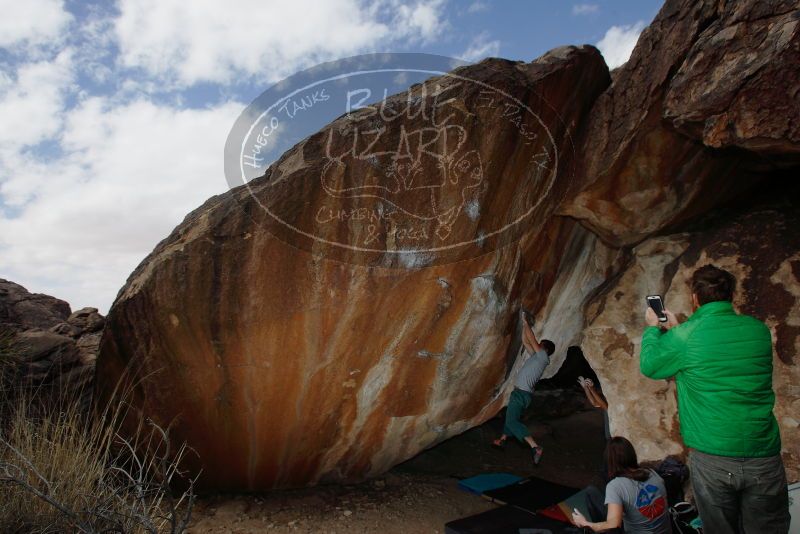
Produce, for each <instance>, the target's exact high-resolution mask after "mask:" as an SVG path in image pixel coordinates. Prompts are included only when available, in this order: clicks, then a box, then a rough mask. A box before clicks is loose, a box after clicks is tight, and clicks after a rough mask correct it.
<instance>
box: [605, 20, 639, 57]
mask: <svg viewBox="0 0 800 534" xmlns="http://www.w3.org/2000/svg"><path fill="white" fill-rule="evenodd" d="M645 26H646V24H645V22H644V21H642V20H640V21H638V22H637V23H636V24H630V25H625V26H611V27H610V28H609V29H608V31H607V32H606V34H605V36H604V37H603V38H602V39H600V41H599V42H598V43H597V48H598V49H599V50H600V53H602V54H603V58H605V60H606V64H607V65H608V68H609V69H615V68H617V67H619V66H620V65H622V64H623V63H625V62H626V61H628V58H629V57H631V52H633V48H634V47H635V46H636V41H638V40H639V35H640V34H641V33H642V30H644V28H645Z"/></svg>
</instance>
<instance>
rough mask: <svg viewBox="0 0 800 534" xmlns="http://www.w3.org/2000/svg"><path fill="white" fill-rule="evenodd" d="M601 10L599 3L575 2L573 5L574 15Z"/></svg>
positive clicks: (588, 13)
mask: <svg viewBox="0 0 800 534" xmlns="http://www.w3.org/2000/svg"><path fill="white" fill-rule="evenodd" d="M598 11H600V6H598V5H597V4H575V5H574V6H572V14H573V15H590V14H592V13H597V12H598Z"/></svg>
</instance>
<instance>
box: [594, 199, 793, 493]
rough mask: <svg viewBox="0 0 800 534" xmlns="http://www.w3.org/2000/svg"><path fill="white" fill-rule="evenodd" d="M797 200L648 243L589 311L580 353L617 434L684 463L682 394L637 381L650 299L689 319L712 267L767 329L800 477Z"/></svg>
mask: <svg viewBox="0 0 800 534" xmlns="http://www.w3.org/2000/svg"><path fill="white" fill-rule="evenodd" d="M798 201H800V195H798V193H797V190H796V189H795V191H794V193H793V194H792V195H790V196H788V198H787V200H785V201H783V202H780V203H776V204H770V205H766V206H762V207H759V208H755V209H751V210H748V211H745V212H744V213H738V214H735V215H734V214H731V215H729V218H725V219H723V220H709V221H706V222H705V224H703V225H702V227H701V228H695V229H693V230H691V231H687V232H684V233H679V234H673V235H667V236H659V237H653V238H650V239H648V240H646V241H644V242H643V243H641V244H640V245H638V246H637V247H636V248H635V249H634V250H633V253H632V255H631V258H630V261H629V262H628V265H627V266H626V268H625V269H624V270H623V272H622V274H621V275H620V276H619V277H618V278H616V279H615V280H614V281H613V282H612V283H610V284H607V285H606V286H605V287H604V289H603V291H602V293H601V294H600V295H598V296H597V297H596V298H595V299H594V300H593V301H592V302H591V304H590V305H589V308H588V310H587V315H588V316H589V324H588V325H587V328H586V330H585V335H584V339H583V349H584V351H585V353H586V357H587V359H588V360H589V362H590V363H591V364H592V366H593V368H594V369H595V371H596V372H597V374H598V376H599V378H600V380H601V382H602V384H603V390H604V392H605V393H606V395H607V397H608V399H609V416H610V419H611V429H612V432H613V433H616V434H624V435H626V436H628V437H629V438H630V439H631V440H632V441H633V442H634V443H636V444H637V449H638V452H639V454H640V455H641V456H642V457H643V458H646V459H657V458H660V457H663V456H664V454H665V453H669V454H682V453H683V452H684V450H683V443H682V441H681V438H680V434H679V427H678V419H677V404H676V400H675V385H674V383H673V382H672V381H664V380H649V379H647V378H645V377H643V376H642V375H641V374H640V373H639V357H638V356H639V350H640V346H641V336H642V331H643V328H644V327H643V308H644V306H643V302H644V300H643V295H646V294H653V293H656V294H661V295H664V300H665V303H666V305H667V307H668V308H670V309H671V310H672V311H674V312H675V313H676V314H678V315H679V318H685V317H686V315H687V314H689V313H691V310H692V306H691V292H690V289H689V280H690V278H691V274H692V272H694V270H695V269H696V268H698V267H701V266H703V265H706V264H709V263H713V264H714V265H717V266H719V267H721V268H724V269H726V270H728V271H730V272H731V273H733V274H734V275H735V276H736V278H737V280H738V289H737V292H736V295H735V300H734V305H735V306H736V308H737V309H738V310H739V311H740V312H741V313H746V314H749V315H752V316H754V317H757V318H758V319H761V320H763V321H765V322H766V323H767V325H768V326H769V327H770V330H772V333H773V339H774V340H775V358H774V363H773V365H774V371H773V387H774V389H775V393H776V396H777V402H776V407H775V415H776V417H777V419H778V423H779V425H780V428H781V436H782V439H783V456H784V461H785V463H786V465H787V471H788V475H789V479H790V480H798V479H799V478H800V432H798V431H799V430H800V418H798V415H797V414H798V413H800V388H799V387H798V384H800V366H798V364H797V363H798V361H797V358H798V357H797V353H798V348H800V321H798V319H797V318H798V311H800V232H798V231H797V228H798V224H800V213H798V211H797V203H798Z"/></svg>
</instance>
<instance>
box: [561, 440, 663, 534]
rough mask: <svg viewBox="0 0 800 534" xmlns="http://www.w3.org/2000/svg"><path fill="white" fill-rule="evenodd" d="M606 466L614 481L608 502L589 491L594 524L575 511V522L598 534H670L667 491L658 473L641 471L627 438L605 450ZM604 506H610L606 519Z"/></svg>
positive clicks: (611, 444)
mask: <svg viewBox="0 0 800 534" xmlns="http://www.w3.org/2000/svg"><path fill="white" fill-rule="evenodd" d="M605 457H606V458H605V459H606V465H608V476H609V478H610V479H611V481H610V482H609V483H608V485H607V486H606V495H605V500H603V498H602V495H601V494H600V491H599V490H597V488H594V487H592V488H591V489H593V490H594V492H592V491H589V492H588V496H589V500H590V501H591V502H589V503H588V504H589V510H590V513H589V515H591V516H592V517H591V519H592V521H589V520H587V519H586V518H585V517H584V516H583V514H581V513H580V512H578V510H575V511H574V512H573V514H572V522H573V523H575V525H576V526H579V527H589V528H590V529H592V530H593V531H595V532H601V531H605V530H609V529H614V528H619V527H620V526H623V527H624V530H625V532H649V533H656V534H670V533H671V532H672V526H671V523H670V518H669V512H668V510H667V490H666V489H665V488H664V481H663V480H662V479H661V477H660V476H658V475H657V474H656V472H655V471H653V470H650V469H644V468H641V467H639V461H638V460H637V459H636V451H635V450H634V449H633V445H631V442H630V441H628V440H627V439H625V438H621V437H614V438H611V439H610V440H609V442H608V445H607V446H606V453H605ZM603 504H606V505H607V506H608V510H607V512H606V514H605V515H606V517H605V518H603V514H602V509H603Z"/></svg>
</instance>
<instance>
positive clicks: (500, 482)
mask: <svg viewBox="0 0 800 534" xmlns="http://www.w3.org/2000/svg"><path fill="white" fill-rule="evenodd" d="M520 480H522V477H518V476H517V475H512V474H510V473H484V474H481V475H477V476H474V477H470V478H465V479H463V480H460V481H459V482H458V487H459V488H461V489H462V490H464V491H468V492H470V493H474V494H476V495H483V494H484V493H485V492H487V491H491V490H495V489H498V488H504V487H506V486H510V485H511V484H516V483H517V482H519V481H520Z"/></svg>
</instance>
